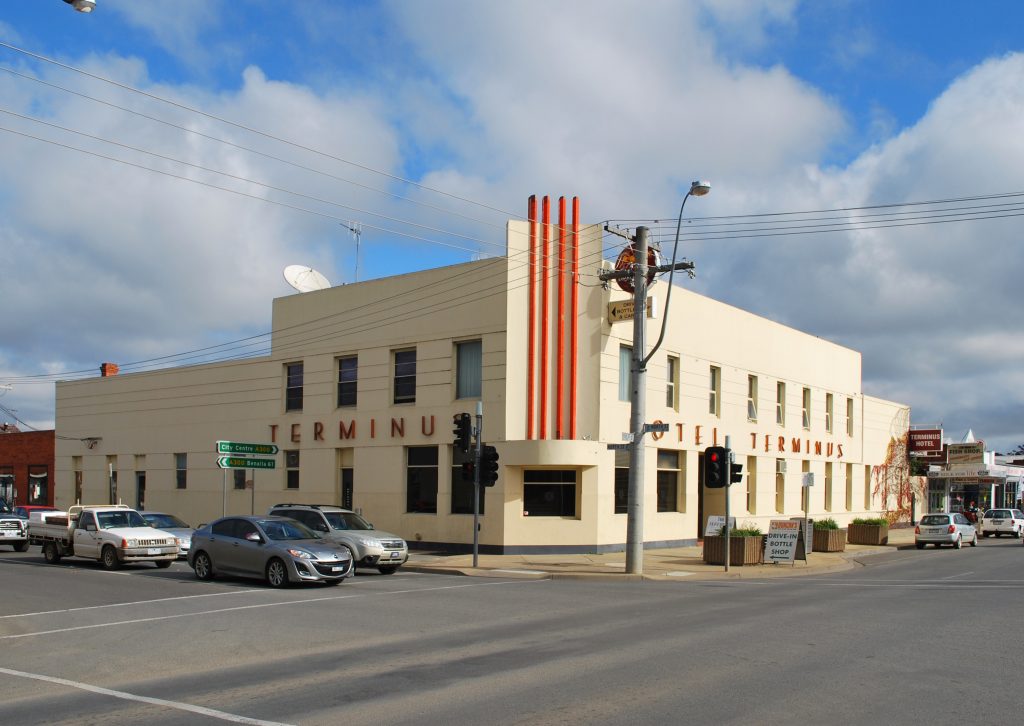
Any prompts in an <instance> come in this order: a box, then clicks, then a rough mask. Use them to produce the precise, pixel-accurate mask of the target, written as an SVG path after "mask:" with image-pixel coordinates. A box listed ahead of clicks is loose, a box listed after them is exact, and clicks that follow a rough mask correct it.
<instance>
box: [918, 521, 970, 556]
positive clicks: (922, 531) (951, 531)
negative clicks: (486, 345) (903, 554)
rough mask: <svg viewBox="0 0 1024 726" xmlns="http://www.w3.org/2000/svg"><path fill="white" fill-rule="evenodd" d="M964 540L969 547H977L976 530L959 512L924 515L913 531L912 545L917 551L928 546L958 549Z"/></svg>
mask: <svg viewBox="0 0 1024 726" xmlns="http://www.w3.org/2000/svg"><path fill="white" fill-rule="evenodd" d="M965 540H966V541H967V542H969V543H970V545H971V547H977V546H978V530H977V529H975V527H974V524H973V523H972V522H971V520H969V519H967V517H965V516H964V515H963V514H961V513H960V512H940V513H937V514H926V515H924V516H923V517H921V521H919V522H918V523H917V528H916V529H914V544H915V545H917V548H918V549H919V550H923V549H924V546H925V545H928V544H933V545H935V546H936V547H941V546H942V545H944V544H948V545H953V546H954V547H956V548H957V549H960V548H961V547H962V546H963V543H964V541H965Z"/></svg>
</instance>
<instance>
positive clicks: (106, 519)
mask: <svg viewBox="0 0 1024 726" xmlns="http://www.w3.org/2000/svg"><path fill="white" fill-rule="evenodd" d="M96 522H97V523H98V525H99V528H100V529H113V528H114V527H148V526H149V523H148V522H146V520H145V519H143V518H142V515H141V514H139V513H138V512H135V511H132V510H129V511H126V512H96Z"/></svg>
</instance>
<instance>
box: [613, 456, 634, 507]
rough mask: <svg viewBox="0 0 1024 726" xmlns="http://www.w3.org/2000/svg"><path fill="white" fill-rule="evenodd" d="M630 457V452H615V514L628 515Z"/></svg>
mask: <svg viewBox="0 0 1024 726" xmlns="http://www.w3.org/2000/svg"><path fill="white" fill-rule="evenodd" d="M629 456H630V452H628V451H618V450H617V451H616V452H615V513H616V514H626V512H627V504H628V503H629Z"/></svg>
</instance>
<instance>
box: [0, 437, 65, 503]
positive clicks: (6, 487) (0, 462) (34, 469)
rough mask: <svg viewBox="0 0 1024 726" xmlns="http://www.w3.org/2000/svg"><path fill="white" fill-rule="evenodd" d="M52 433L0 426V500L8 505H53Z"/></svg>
mask: <svg viewBox="0 0 1024 726" xmlns="http://www.w3.org/2000/svg"><path fill="white" fill-rule="evenodd" d="M53 459H54V432H53V431H20V430H18V428H17V427H16V426H13V425H11V424H0V497H2V498H3V499H5V500H6V501H7V503H8V504H10V505H11V506H14V505H15V504H20V505H25V504H48V505H52V504H53V486H52V484H51V480H52V479H51V478H52V477H53V471H54V466H53Z"/></svg>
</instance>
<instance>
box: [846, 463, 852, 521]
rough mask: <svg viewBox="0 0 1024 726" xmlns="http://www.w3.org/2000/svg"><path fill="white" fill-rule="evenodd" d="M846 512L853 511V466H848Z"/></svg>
mask: <svg viewBox="0 0 1024 726" xmlns="http://www.w3.org/2000/svg"><path fill="white" fill-rule="evenodd" d="M845 502H846V511H847V512H850V511H852V510H853V464H847V465H846V498H845Z"/></svg>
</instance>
